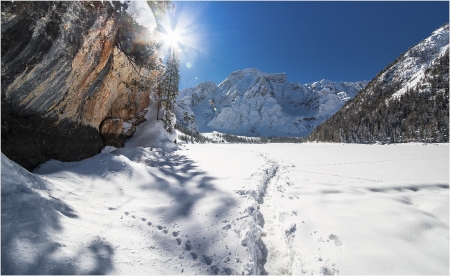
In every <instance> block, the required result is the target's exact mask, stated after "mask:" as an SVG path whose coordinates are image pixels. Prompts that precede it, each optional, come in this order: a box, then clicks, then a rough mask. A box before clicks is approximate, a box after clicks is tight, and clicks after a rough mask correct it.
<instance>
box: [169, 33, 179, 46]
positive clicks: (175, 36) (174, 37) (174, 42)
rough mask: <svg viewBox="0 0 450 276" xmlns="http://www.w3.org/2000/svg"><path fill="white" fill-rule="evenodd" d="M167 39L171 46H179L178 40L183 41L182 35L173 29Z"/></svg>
mask: <svg viewBox="0 0 450 276" xmlns="http://www.w3.org/2000/svg"><path fill="white" fill-rule="evenodd" d="M166 41H167V43H168V44H169V45H170V46H171V47H176V46H178V42H181V41H180V36H179V35H178V34H176V33H175V32H173V31H172V32H169V33H168V34H167V36H166Z"/></svg>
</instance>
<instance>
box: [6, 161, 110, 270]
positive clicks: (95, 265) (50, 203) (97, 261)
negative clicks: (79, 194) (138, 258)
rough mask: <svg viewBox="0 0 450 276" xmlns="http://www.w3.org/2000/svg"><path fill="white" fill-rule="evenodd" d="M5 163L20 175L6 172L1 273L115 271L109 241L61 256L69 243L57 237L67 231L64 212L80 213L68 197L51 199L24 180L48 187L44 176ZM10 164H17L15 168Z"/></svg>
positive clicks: (73, 216) (71, 216)
mask: <svg viewBox="0 0 450 276" xmlns="http://www.w3.org/2000/svg"><path fill="white" fill-rule="evenodd" d="M2 158H3V157H2ZM3 161H4V160H2V171H3V170H10V169H12V170H15V171H16V172H18V173H17V174H14V173H13V174H6V173H5V174H3V173H2V180H1V181H2V202H1V207H2V209H1V215H2V221H1V231H2V233H1V236H2V238H1V243H2V244H1V247H2V251H1V273H2V274H44V275H45V274H106V273H108V272H110V271H111V270H112V268H113V263H112V256H113V254H114V251H113V248H112V246H111V245H110V244H109V243H107V242H105V241H92V242H91V243H89V244H88V245H87V246H86V247H84V248H79V249H77V250H78V251H77V253H76V254H75V255H73V254H70V255H69V256H67V257H64V258H61V256H62V255H63V252H64V250H65V249H66V245H65V244H63V242H64V241H60V242H57V241H55V239H54V235H55V234H57V233H58V232H60V231H62V225H61V222H60V219H61V216H66V217H68V218H70V219H77V218H78V215H77V214H76V212H75V211H74V210H73V209H72V208H71V207H70V206H68V205H67V204H65V203H64V202H63V201H61V200H59V199H57V198H54V197H51V196H49V197H47V196H45V193H46V192H45V191H42V192H41V191H39V189H38V190H35V189H32V188H30V187H28V186H27V183H24V182H28V184H29V183H30V181H31V183H33V182H36V181H38V182H41V183H39V186H40V187H42V186H43V185H45V183H44V181H43V180H42V179H40V178H39V177H36V176H35V175H32V174H29V173H28V172H26V171H25V170H23V169H22V168H21V167H19V166H17V167H14V165H15V164H12V163H11V164H7V163H3ZM5 165H6V166H5ZM10 165H11V166H13V167H12V168H9V166H10ZM22 170H23V171H22ZM24 176H25V177H24ZM27 180H28V181H27ZM33 187H34V184H33ZM41 194H42V195H41ZM43 195H44V196H43ZM68 249H69V250H70V251H73V250H72V249H70V248H68ZM83 262H87V263H88V264H89V265H88V266H86V265H85V264H83ZM80 265H83V268H81V267H80Z"/></svg>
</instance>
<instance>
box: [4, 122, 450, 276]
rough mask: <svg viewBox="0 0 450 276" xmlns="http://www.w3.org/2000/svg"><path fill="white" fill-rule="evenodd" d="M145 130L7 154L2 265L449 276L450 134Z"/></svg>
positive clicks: (41, 269)
mask: <svg viewBox="0 0 450 276" xmlns="http://www.w3.org/2000/svg"><path fill="white" fill-rule="evenodd" d="M141 129H142V128H141ZM153 131H154V129H153ZM140 133H141V134H139V133H137V135H136V136H135V137H134V138H132V139H137V140H139V139H140V141H143V140H142V139H143V138H142V137H143V136H142V135H143V134H142V133H143V132H142V130H141V132H140ZM137 140H135V141H134V142H133V140H131V141H129V142H128V143H127V146H126V147H124V148H121V149H116V150H113V149H110V150H113V151H111V152H108V151H104V152H103V153H101V154H98V155H96V156H94V157H92V158H89V159H86V160H83V161H80V162H70V163H63V162H59V161H54V160H53V161H49V162H46V163H44V164H43V165H41V166H40V168H38V169H37V170H36V171H35V172H34V173H29V172H27V171H25V170H24V169H23V168H21V167H20V166H18V165H17V164H15V163H13V162H12V161H10V160H9V159H8V158H7V157H5V156H4V155H3V154H2V168H1V170H2V179H1V184H2V211H1V212H2V274H8V273H18V274H28V273H33V274H54V273H56V274H75V273H77V274H91V273H94V274H103V273H107V274H217V273H220V274H242V273H244V274H262V273H269V274H311V273H313V274H390V275H392V274H448V273H449V261H448V260H449V147H448V144H439V145H432V144H428V145H426V146H425V145H421V144H404V145H350V144H346V145H342V144H264V145H239V144H187V145H181V146H178V150H176V151H171V150H167V149H161V148H152V147H139V146H137V145H136V143H137V142H136V141H137ZM167 143H168V142H167Z"/></svg>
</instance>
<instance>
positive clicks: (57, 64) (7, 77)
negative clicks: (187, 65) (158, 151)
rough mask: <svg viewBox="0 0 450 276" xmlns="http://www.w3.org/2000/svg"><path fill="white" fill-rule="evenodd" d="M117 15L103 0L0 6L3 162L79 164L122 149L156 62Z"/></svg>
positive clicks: (143, 33) (143, 34) (140, 113)
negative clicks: (106, 148) (5, 158)
mask: <svg viewBox="0 0 450 276" xmlns="http://www.w3.org/2000/svg"><path fill="white" fill-rule="evenodd" d="M124 9H126V4H120V3H114V4H110V3H109V2H106V1H105V2H103V3H102V2H78V1H76V2H72V1H68V2H3V1H2V3H1V12H2V17H1V20H2V21H1V23H2V25H1V35H2V40H1V43H2V46H1V55H2V59H1V64H2V82H1V85H2V86H1V103H2V106H1V108H2V110H1V111H2V152H3V153H4V154H5V155H6V156H8V157H9V158H10V159H12V160H13V161H15V162H17V163H19V164H20V165H22V166H23V167H25V168H27V169H33V168H34V167H36V166H37V165H38V164H40V163H42V162H44V161H46V160H48V159H58V160H61V161H75V160H80V159H83V158H86V157H89V156H92V155H94V154H97V153H98V152H99V151H100V150H101V149H102V148H103V147H104V146H105V145H112V146H116V147H119V146H121V145H122V144H123V141H124V139H126V138H127V137H129V136H130V135H131V134H132V133H133V131H134V129H135V126H136V125H137V124H139V123H141V122H142V121H144V120H145V119H144V115H145V114H144V108H146V107H147V106H148V103H149V91H150V87H151V83H152V78H150V77H149V75H152V74H154V72H155V71H154V70H153V69H154V68H152V66H156V64H157V60H158V59H157V57H156V53H153V52H152V49H151V47H150V46H147V45H143V44H142V43H141V42H140V41H141V39H142V38H149V37H151V34H150V33H149V32H148V31H147V30H146V29H145V28H144V27H139V26H138V25H137V24H136V23H135V22H133V20H132V19H131V17H129V16H128V15H127V14H126V13H125V12H123V10H124ZM121 11H122V12H121ZM130 29H133V31H135V30H136V29H138V30H140V32H139V34H138V35H133V33H134V32H131V31H130ZM143 64H145V66H144V65H143ZM155 68H156V67H155Z"/></svg>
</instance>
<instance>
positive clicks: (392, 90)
mask: <svg viewBox="0 0 450 276" xmlns="http://www.w3.org/2000/svg"><path fill="white" fill-rule="evenodd" d="M448 63H449V25H448V24H446V25H444V26H442V27H440V28H439V29H437V30H436V31H434V32H433V33H432V34H431V36H429V37H428V38H426V39H424V40H422V41H421V42H420V43H418V44H417V45H415V46H414V47H412V48H410V49H409V50H408V51H407V52H406V53H404V54H402V55H400V56H399V57H398V58H397V59H396V60H395V61H394V62H392V63H391V64H390V65H388V66H387V67H386V68H385V69H384V70H382V71H381V72H380V73H379V74H378V75H377V76H376V77H375V78H374V79H373V80H372V81H371V82H370V83H369V84H368V85H367V86H366V88H364V90H363V91H361V93H359V94H358V96H357V97H355V98H354V99H353V100H351V101H349V102H347V103H346V105H345V106H344V107H343V108H342V109H341V110H340V111H339V112H337V113H336V114H335V115H334V116H333V117H331V118H330V119H329V120H327V121H326V122H325V123H324V124H322V125H320V126H319V127H317V128H316V129H315V130H314V131H313V133H312V134H311V136H310V137H309V139H311V140H320V141H333V142H375V141H391V142H410V141H425V142H448V141H449V138H448V134H449V133H448V131H449V128H448V127H449V121H448V119H449V68H448Z"/></svg>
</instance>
